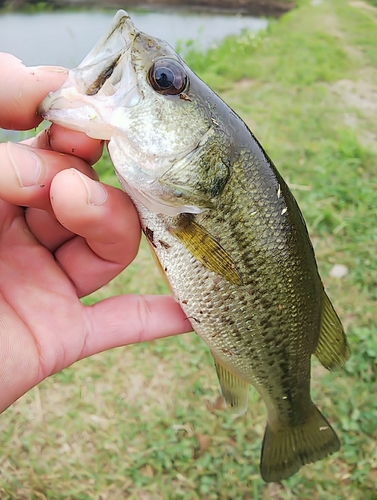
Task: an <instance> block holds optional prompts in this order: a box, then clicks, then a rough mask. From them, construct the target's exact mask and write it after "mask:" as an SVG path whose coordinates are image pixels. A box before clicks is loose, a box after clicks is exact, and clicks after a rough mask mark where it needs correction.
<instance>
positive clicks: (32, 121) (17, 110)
mask: <svg viewBox="0 0 377 500" xmlns="http://www.w3.org/2000/svg"><path fill="white" fill-rule="evenodd" d="M0 68H1V80H0V110H1V114H0V127H1V128H5V129H10V130H28V129H31V128H34V127H36V126H37V125H38V124H39V123H40V122H41V121H42V117H41V116H39V115H38V114H37V107H38V104H39V103H40V102H41V101H42V99H43V98H44V97H45V96H46V95H47V94H48V92H50V91H53V90H56V89H58V88H59V87H60V86H61V85H63V83H64V82H65V81H66V79H67V77H68V70H67V69H65V68H61V67H58V66H37V67H33V68H32V67H30V68H28V67H26V66H24V64H22V61H20V60H19V59H17V58H16V57H14V56H13V55H11V54H7V53H5V52H0Z"/></svg>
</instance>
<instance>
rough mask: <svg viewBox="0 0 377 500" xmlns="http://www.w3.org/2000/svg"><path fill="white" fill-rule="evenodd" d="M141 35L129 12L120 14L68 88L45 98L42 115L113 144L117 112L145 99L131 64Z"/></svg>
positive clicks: (73, 71)
mask: <svg viewBox="0 0 377 500" xmlns="http://www.w3.org/2000/svg"><path fill="white" fill-rule="evenodd" d="M139 33H140V32H139V31H137V30H136V28H135V26H134V24H133V22H132V21H131V19H130V17H129V15H128V14H127V12H125V11H124V10H120V11H118V12H117V14H116V15H115V17H114V19H113V22H112V24H111V27H110V30H109V32H108V33H107V34H106V35H105V36H104V37H103V38H101V40H100V41H99V42H98V43H97V44H96V45H95V46H94V47H93V49H92V50H91V51H90V52H89V54H88V55H87V56H86V57H85V59H84V60H83V61H82V62H81V63H80V65H79V66H78V67H77V68H75V69H71V70H70V71H69V76H68V79H67V81H66V82H65V83H64V85H63V86H62V87H61V88H60V89H59V90H57V91H56V92H50V93H49V94H48V95H47V96H46V97H45V99H44V100H43V101H42V103H41V104H40V105H39V107H38V113H39V114H40V115H42V116H43V118H45V119H46V120H50V121H52V122H54V123H57V124H58V125H61V126H63V127H65V128H70V129H72V130H77V131H80V132H85V133H86V134H87V135H89V136H90V137H93V138H96V139H104V140H110V139H111V136H112V135H113V132H114V130H113V126H111V119H109V118H110V117H111V115H112V114H113V113H114V110H116V109H119V107H133V106H135V105H137V104H138V103H139V101H140V99H141V98H142V95H141V93H140V92H139V88H138V83H137V76H136V73H135V70H134V69H133V65H132V62H131V47H132V45H133V42H134V40H135V38H136V37H137V36H138V35H139Z"/></svg>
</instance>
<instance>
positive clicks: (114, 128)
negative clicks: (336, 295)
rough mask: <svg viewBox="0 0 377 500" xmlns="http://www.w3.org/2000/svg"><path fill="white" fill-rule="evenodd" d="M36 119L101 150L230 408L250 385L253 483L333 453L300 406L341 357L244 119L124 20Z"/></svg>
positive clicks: (278, 179) (279, 188) (294, 213)
mask: <svg viewBox="0 0 377 500" xmlns="http://www.w3.org/2000/svg"><path fill="white" fill-rule="evenodd" d="M39 113H40V114H41V115H42V116H43V117H44V118H45V119H47V120H49V121H51V122H53V123H57V124H59V125H61V126H63V127H66V128H69V129H72V130H77V131H81V132H85V133H86V134H87V135H88V136H90V137H93V138H97V139H103V140H105V141H107V144H108V151H109V154H110V157H111V160H112V163H113V166H114V169H115V172H116V174H117V176H118V179H119V181H120V184H121V186H122V188H123V189H124V191H125V192H126V193H127V194H128V195H129V197H130V198H131V199H132V201H133V203H134V205H135V207H136V209H137V211H138V214H139V217H140V221H141V226H142V229H143V231H144V233H145V236H146V238H147V240H148V242H149V244H150V246H151V248H152V249H153V251H154V253H155V254H156V256H157V258H158V262H159V265H160V268H161V270H162V271H163V273H164V274H165V276H166V278H167V280H168V282H169V285H170V287H171V291H172V293H173V295H174V297H175V299H176V301H177V302H178V303H179V304H180V305H181V307H182V309H183V311H184V312H185V314H186V315H187V317H188V318H189V319H190V322H191V324H192V327H193V329H194V331H195V332H196V333H197V334H198V335H199V336H200V337H201V338H202V339H203V340H204V342H205V343H206V344H207V346H208V347H209V349H210V351H211V353H212V356H213V359H214V364H215V369H216V372H217V376H218V379H219V383H220V388H221V392H222V395H223V397H224V399H225V401H226V403H227V405H228V407H229V408H230V409H231V410H232V411H233V412H234V413H235V415H242V414H243V413H245V412H246V410H247V406H248V397H249V396H248V394H249V386H250V385H252V386H254V387H255V389H256V390H257V391H258V393H259V394H260V396H261V398H262V400H263V402H264V404H265V406H266V410H267V424H266V429H265V433H264V437H263V442H262V450H261V457H260V473H261V477H262V478H263V479H264V481H266V482H274V481H281V480H283V479H286V478H288V477H290V476H291V475H293V474H295V473H296V472H297V471H299V469H300V468H301V467H302V466H304V465H306V464H309V463H312V462H315V461H317V460H321V459H323V458H325V457H326V456H328V455H329V454H332V453H334V452H336V451H337V450H338V449H339V447H340V441H339V439H338V437H337V435H336V433H335V431H334V430H333V428H332V427H331V425H330V423H329V422H328V421H327V420H326V418H325V417H324V416H323V415H322V413H321V412H320V410H319V409H318V408H317V406H316V405H315V404H314V403H313V401H312V398H311V394H310V379H311V357H312V355H314V356H316V357H317V358H318V359H319V361H320V362H321V363H322V365H323V366H324V367H326V368H327V369H330V370H333V369H336V368H340V367H341V366H343V364H344V363H345V361H346V360H347V359H348V357H349V355H350V348H349V344H348V342H347V338H346V335H345V333H344V330H343V327H342V324H341V321H340V319H339V317H338V315H337V313H336V312H335V310H334V307H333V306H332V303H331V301H330V299H329V298H328V295H327V294H326V292H325V290H324V286H323V283H322V281H321V278H320V275H319V272H318V268H317V263H316V260H315V255H314V250H313V247H312V244H311V241H310V238H309V234H308V230H307V227H306V224H305V221H304V219H303V216H302V214H301V211H300V209H299V207H298V204H297V202H296V200H295V198H294V196H293V195H292V193H291V191H290V190H289V187H288V186H287V184H286V183H285V181H284V180H283V178H282V176H281V175H280V174H279V172H278V171H277V169H276V168H275V166H274V164H273V162H272V160H271V159H270V158H269V156H268V155H267V153H266V152H265V151H264V149H263V148H262V146H261V144H260V143H259V142H258V140H257V139H256V137H255V136H254V135H253V133H252V132H251V131H250V130H249V128H248V127H247V126H246V124H245V123H244V122H243V121H242V119H241V118H240V117H239V116H238V115H237V114H236V113H235V112H234V111H233V110H232V109H230V108H229V107H228V106H227V105H226V104H225V103H224V102H223V101H222V100H221V99H220V97H219V96H217V95H216V94H215V93H214V92H213V91H212V90H211V89H210V88H209V87H208V86H207V85H206V84H205V83H204V82H203V81H202V80H201V79H200V78H199V77H198V76H197V75H196V74H195V73H194V72H193V71H192V70H191V69H190V68H189V67H188V66H187V65H186V63H185V62H184V61H183V59H182V58H181V57H180V56H179V55H178V54H177V53H176V52H175V51H174V50H173V49H172V48H171V47H170V46H169V45H168V44H167V43H166V42H165V41H163V40H160V39H157V38H155V37H152V36H149V35H147V34H145V33H143V32H141V31H139V30H137V29H136V28H135V26H134V24H133V22H132V20H131V18H130V16H129V15H128V14H127V13H126V12H125V11H123V10H120V11H118V13H117V14H116V15H115V17H114V20H113V22H112V25H111V27H110V29H109V31H108V33H106V35H105V36H104V37H102V39H101V40H100V41H99V42H98V43H97V44H96V45H95V46H94V48H93V49H92V50H91V51H90V52H89V54H88V55H87V56H86V57H85V59H84V60H83V62H82V63H81V64H80V65H79V66H78V67H77V68H75V69H72V70H70V72H69V76H68V79H67V81H66V82H65V84H64V85H63V86H62V87H61V88H60V89H58V90H57V91H55V92H51V93H49V94H48V95H47V96H46V97H45V98H44V100H43V101H42V103H41V104H40V106H39ZM167 321H168V318H167Z"/></svg>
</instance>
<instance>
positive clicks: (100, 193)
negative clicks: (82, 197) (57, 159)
mask: <svg viewBox="0 0 377 500" xmlns="http://www.w3.org/2000/svg"><path fill="white" fill-rule="evenodd" d="M72 170H74V171H75V172H76V173H77V174H78V175H79V177H80V179H81V180H82V181H83V183H84V185H85V188H86V191H87V193H88V204H89V205H96V206H99V205H102V204H103V203H105V201H106V200H107V191H106V188H105V186H104V185H103V184H101V183H100V182H98V181H93V180H92V179H89V177H87V176H86V175H84V174H82V173H81V172H79V171H78V170H76V169H74V168H73V169H72Z"/></svg>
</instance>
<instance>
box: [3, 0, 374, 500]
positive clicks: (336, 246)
mask: <svg viewBox="0 0 377 500" xmlns="http://www.w3.org/2000/svg"><path fill="white" fill-rule="evenodd" d="M299 3H300V7H299V8H297V9H295V10H294V11H292V12H290V13H289V14H287V15H286V16H284V17H283V18H282V19H280V20H279V21H277V22H276V21H273V22H272V23H271V25H270V27H269V29H268V31H267V32H266V33H265V34H263V35H258V36H256V37H251V36H249V35H247V34H246V33H245V34H244V35H243V36H241V37H239V38H231V39H229V40H226V41H225V42H224V43H223V44H222V45H221V46H219V47H218V48H216V49H213V50H211V51H210V52H209V53H208V54H206V55H203V54H199V53H197V52H195V51H191V52H189V54H188V55H187V60H188V62H189V63H190V65H191V66H192V67H193V69H194V70H195V71H197V72H198V73H199V75H200V76H201V77H202V78H203V79H204V80H205V81H206V82H208V84H209V85H210V86H212V87H213V88H214V90H216V91H217V92H218V93H219V94H220V95H221V96H222V97H223V98H224V100H225V101H226V102H228V103H229V104H230V105H231V107H233V108H234V109H235V110H236V111H237V112H238V113H239V114H240V115H241V116H242V117H243V118H244V119H245V121H246V122H247V123H248V125H249V126H250V128H251V129H252V130H253V132H254V133H255V134H256V136H257V137H258V138H259V140H260V141H261V142H262V144H263V145H264V147H265V148H266V150H267V152H268V153H269V155H270V156H271V157H272V158H273V160H274V161H275V163H276V165H277V167H278V169H279V170H280V172H281V173H282V175H283V176H284V177H285V179H286V180H287V181H288V182H289V184H290V185H291V187H292V190H293V192H294V194H295V196H296V197H297V200H298V202H299V204H300V206H301V208H302V211H303V214H304V216H305V218H306V220H307V223H308V226H309V231H310V234H311V237H312V240H313V244H314V246H315V250H316V254H317V260H318V265H319V268H320V271H321V274H322V277H323V280H324V282H325V285H326V288H327V290H328V293H329V295H330V297H331V298H332V300H333V302H334V304H335V306H336V309H337V310H338V312H339V315H340V317H341V318H342V320H343V322H344V325H345V327H346V329H347V332H348V335H349V339H350V342H351V344H352V357H351V359H350V361H349V362H348V363H347V365H346V368H345V370H344V371H342V372H340V373H327V372H325V370H323V369H321V367H319V366H318V363H316V362H314V366H313V399H314V400H315V401H316V402H318V403H319V405H320V406H321V408H322V409H323V411H324V413H325V414H326V415H327V416H328V418H329V419H330V421H331V422H332V423H334V427H335V428H336V430H337V432H338V433H339V435H340V437H341V440H342V449H341V451H340V452H339V453H337V454H335V455H334V456H332V457H330V458H329V459H326V460H323V461H321V462H319V463H316V464H313V465H311V466H308V467H305V468H304V469H303V470H302V471H301V472H300V473H299V474H296V475H295V476H293V477H292V478H290V479H289V480H287V481H284V483H283V484H282V485H278V484H272V485H269V486H266V485H265V484H264V483H263V481H262V480H261V479H260V477H259V472H258V462H259V453H260V445H261V439H262V436H263V430H264V424H265V410H264V407H263V404H262V403H261V402H260V400H259V398H258V396H257V395H256V394H255V391H251V395H250V408H249V410H248V413H247V415H246V416H245V417H241V418H239V419H237V420H233V418H232V417H231V415H230V414H229V413H228V412H227V411H223V410H218V409H217V408H218V406H219V405H218V404H217V403H216V400H217V398H218V394H219V389H218V384H217V380H216V376H215V372H214V368H213V366H212V362H211V359H210V355H209V354H208V351H207V350H206V349H205V348H204V347H203V345H202V343H201V341H200V340H199V339H198V338H197V336H195V335H193V334H189V335H185V336H180V337H176V338H171V339H165V340H161V341H156V342H153V343H150V344H145V345H137V346H131V347H128V348H120V349H115V350H113V351H111V352H107V353H103V354H101V355H97V356H94V357H93V358H91V359H88V360H84V361H82V362H80V363H78V364H77V365H75V366H74V367H71V368H69V369H67V370H65V371H64V372H62V373H60V374H57V375H55V376H54V377H52V378H50V379H49V380H46V381H45V382H44V383H43V384H41V385H40V386H39V388H36V389H34V390H32V391H30V392H29V393H28V394H27V395H25V396H24V397H23V398H21V399H20V400H19V401H18V402H17V403H15V404H14V405H13V406H12V407H11V408H9V409H8V410H7V411H6V412H5V413H4V414H3V415H2V417H1V419H0V430H1V435H2V453H1V457H0V472H1V475H0V498H2V499H15V498H16V499H31V498H33V499H34V498H35V499H65V498H66V499H68V498H72V499H79V500H80V499H85V500H86V499H98V500H100V499H106V500H108V499H109V500H111V499H119V498H129V499H135V500H139V499H148V500H149V499H164V500H165V499H167V500H168V499H187V500H191V499H198V500H199V499H224V500H225V499H229V500H230V499H245V500H250V499H253V500H259V499H262V500H267V499H273V500H291V499H299V500H305V499H308V500H309V499H310V500H312V499H313V500H343V499H345V498H347V499H349V500H354V499H355V500H356V499H360V498H362V499H363V500H364V499H365V500H377V493H376V484H377V430H376V423H377V399H376V398H375V396H374V392H375V388H376V383H377V368H376V366H377V364H376V363H377V331H376V330H377V329H376V300H377V292H376V290H377V257H376V247H377V224H376V220H377V201H376V189H377V173H376V167H377V165H376V164H377V160H376V157H377V132H376V118H375V117H376V112H377V69H376V67H377V59H376V58H377V55H376V54H377V51H376V46H377V29H376V23H377V10H376V9H371V8H370V5H368V4H362V3H361V2H347V1H346V0H327V1H323V2H322V3H320V4H318V5H311V3H310V2H309V1H306V0H301V1H300V2H299ZM370 4H372V5H373V2H370ZM98 170H99V171H100V173H101V176H102V178H103V179H105V180H106V181H108V182H111V183H113V182H114V177H113V174H111V173H110V171H109V163H108V160H106V159H105V160H103V161H102V163H99V165H98ZM337 263H340V264H344V265H346V266H347V268H348V270H349V272H348V274H347V275H346V276H345V277H344V278H342V279H336V278H332V277H331V275H330V270H331V268H332V267H333V265H334V264H337ZM122 292H124V293H127V292H146V293H162V292H166V288H165V285H164V284H163V282H162V280H161V279H160V277H159V274H158V271H157V270H156V268H155V266H154V263H153V261H152V259H151V258H150V256H149V252H148V249H147V247H146V245H145V244H143V245H142V247H141V250H140V254H139V256H138V258H137V260H136V261H135V262H134V263H133V264H132V265H131V266H130V267H129V269H128V270H127V271H125V272H124V273H123V274H122V275H121V276H120V277H118V278H117V279H116V280H114V281H113V282H112V283H110V284H108V285H107V286H105V287H104V288H103V289H102V290H100V291H99V292H97V293H96V294H94V295H93V296H91V297H88V298H86V299H85V300H86V301H87V302H92V301H94V300H98V299H100V298H102V297H105V296H108V295H111V294H117V293H122Z"/></svg>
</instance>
